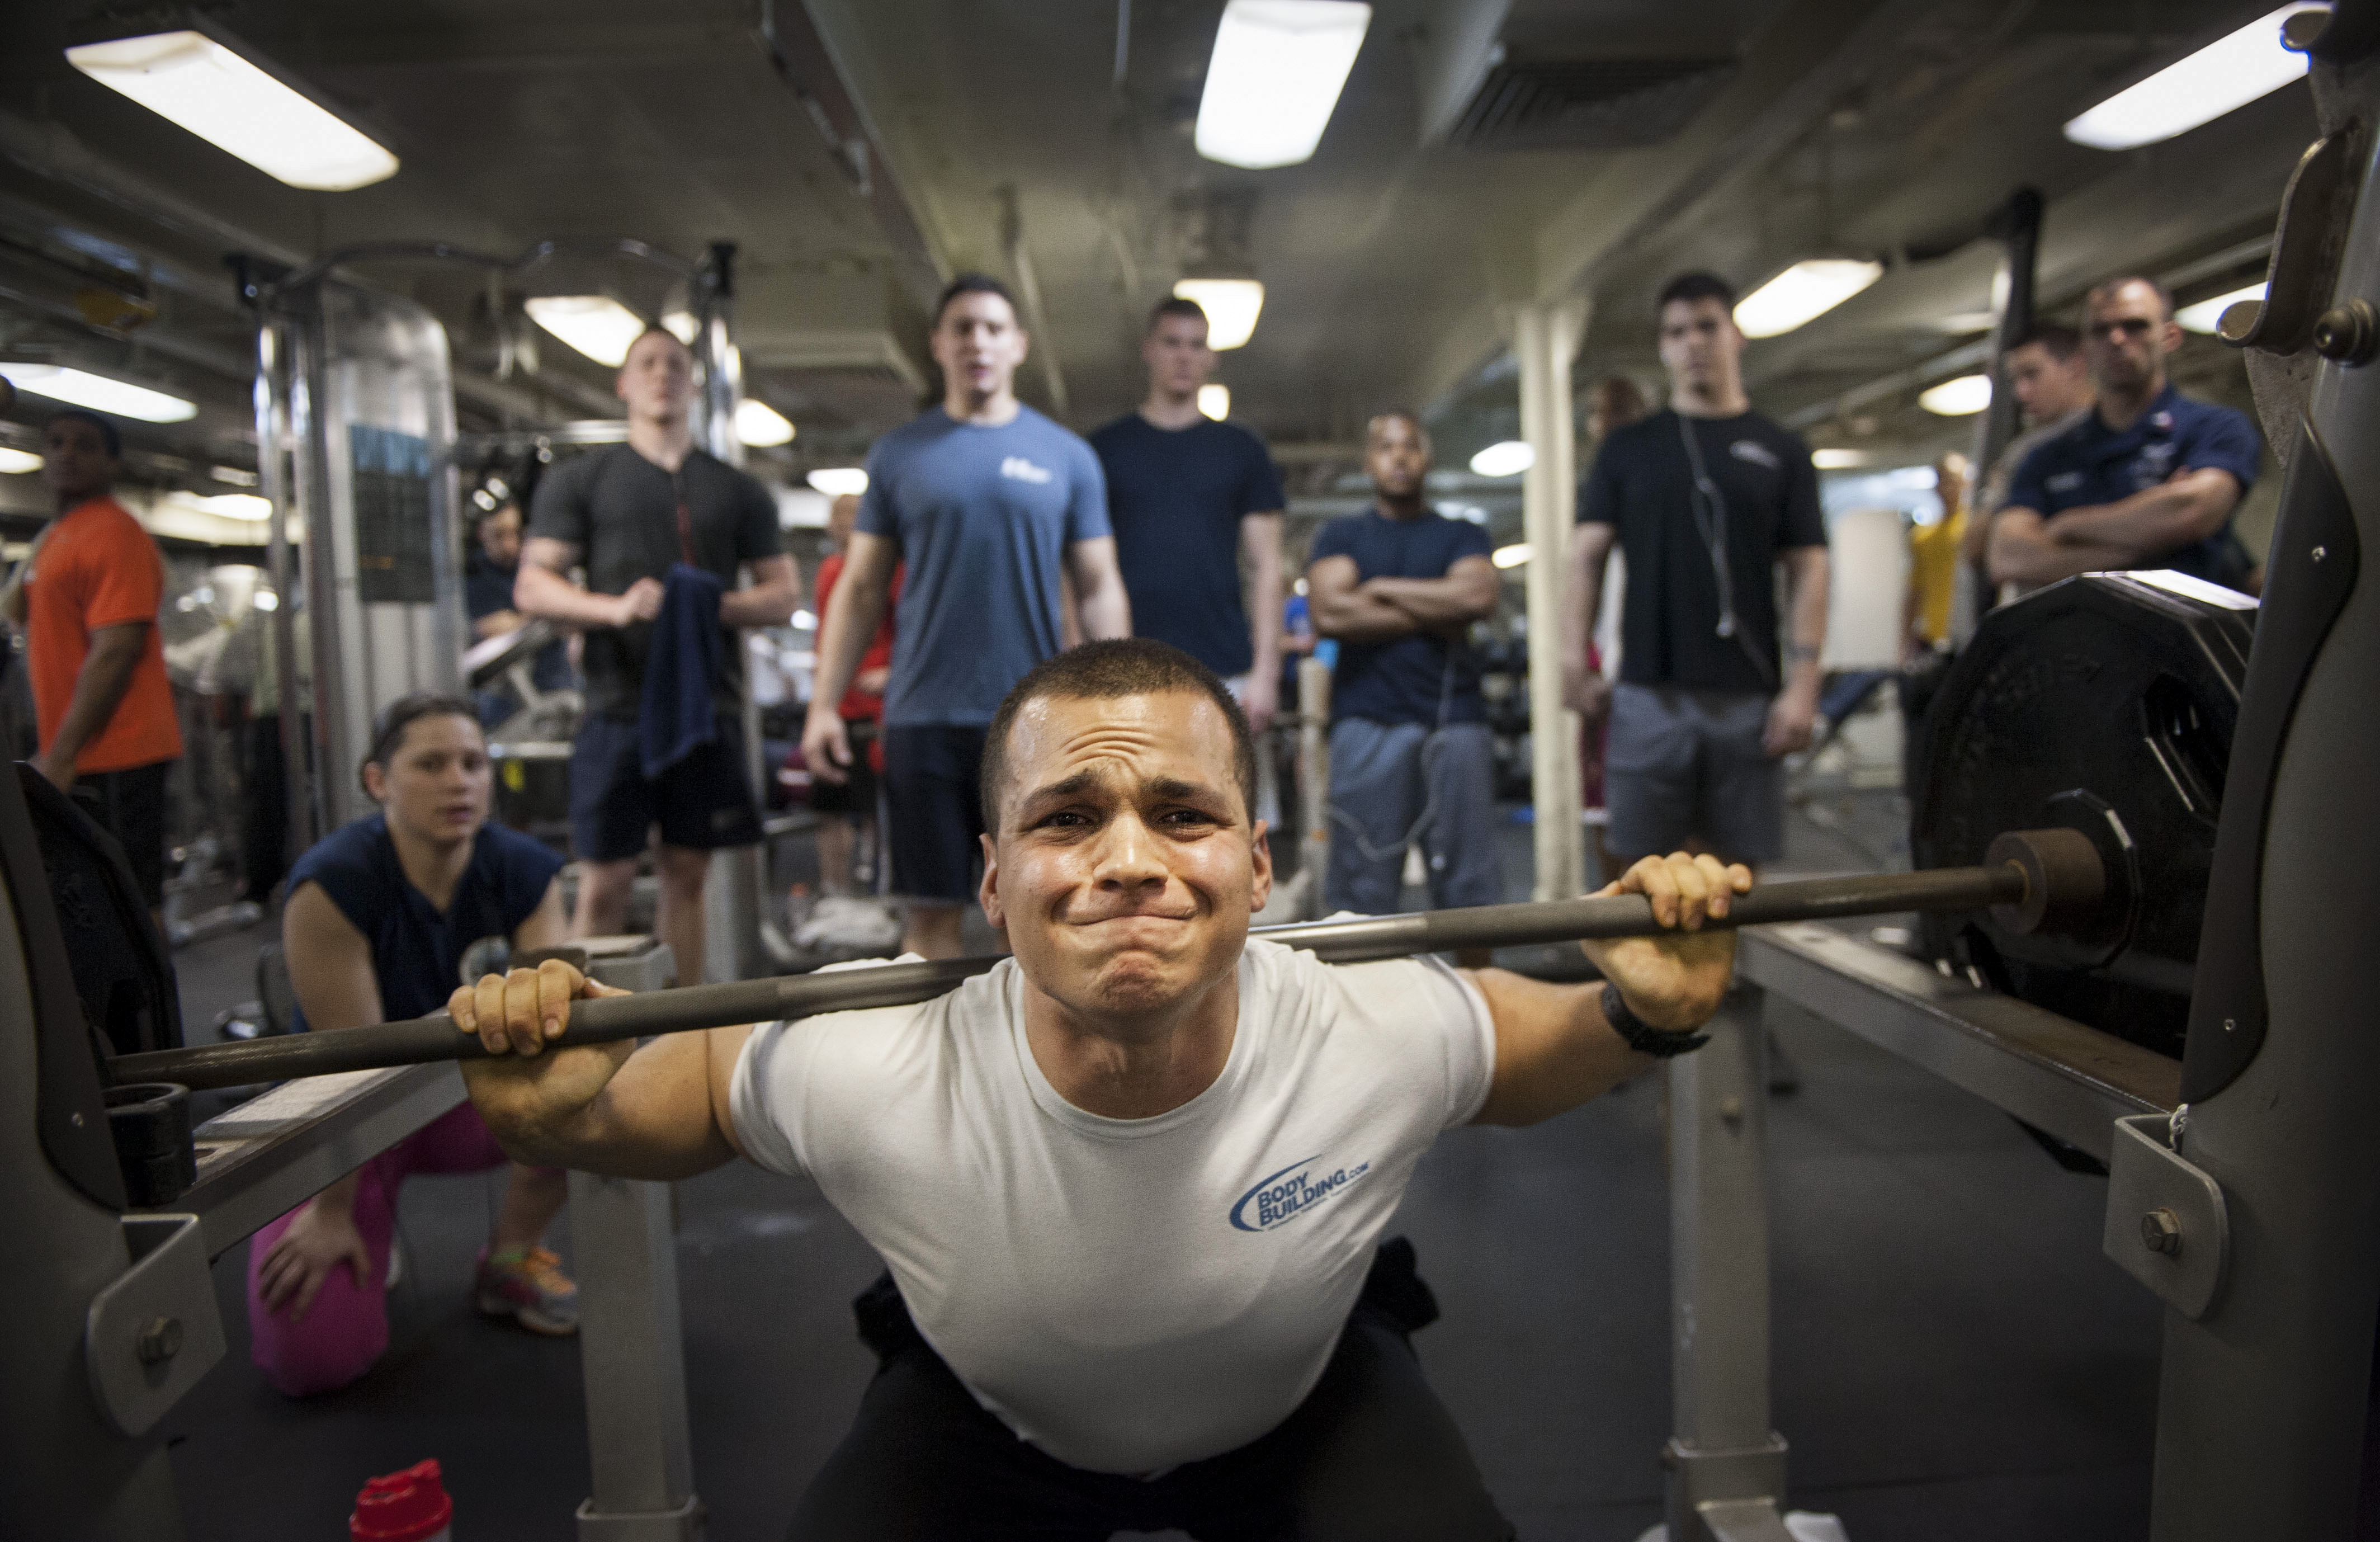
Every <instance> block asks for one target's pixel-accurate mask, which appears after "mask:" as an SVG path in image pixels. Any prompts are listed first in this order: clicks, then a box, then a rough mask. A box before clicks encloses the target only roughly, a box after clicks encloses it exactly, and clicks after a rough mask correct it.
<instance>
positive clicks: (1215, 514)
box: [1091, 298, 1286, 771]
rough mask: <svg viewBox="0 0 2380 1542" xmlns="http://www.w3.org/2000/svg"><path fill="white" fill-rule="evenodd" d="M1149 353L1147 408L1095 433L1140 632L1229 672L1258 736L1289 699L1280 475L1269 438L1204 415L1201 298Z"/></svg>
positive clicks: (1144, 346) (1173, 306)
mask: <svg viewBox="0 0 2380 1542" xmlns="http://www.w3.org/2000/svg"><path fill="white" fill-rule="evenodd" d="M1140 357H1141V361H1142V362H1143V363H1145V364H1147V366H1148V399H1147V401H1145V402H1143V403H1141V404H1140V410H1139V411H1137V412H1133V413H1127V414H1125V415H1124V416H1123V417H1122V418H1119V419H1116V420H1115V421H1114V422H1112V423H1110V424H1109V425H1108V426H1107V427H1105V428H1103V429H1100V430H1099V431H1097V432H1095V433H1093V434H1092V435H1091V448H1092V449H1093V450H1095V451H1097V452H1098V453H1099V468H1100V469H1101V470H1102V471H1104V472H1105V473H1106V475H1107V482H1108V519H1109V522H1110V523H1111V524H1112V525H1113V526H1114V527H1115V542H1116V562H1117V565H1119V566H1120V567H1121V568H1122V569H1123V587H1124V591H1125V592H1126V593H1127V594H1129V595H1130V596H1131V597H1132V625H1133V635H1134V636H1135V637H1155V638H1157V639H1158V640H1159V641H1160V642H1170V643H1172V645H1173V646H1174V647H1176V648H1178V649H1180V650H1182V651H1184V653H1187V654H1189V655H1190V656H1191V657H1192V658H1194V659H1196V660H1197V661H1198V662H1200V663H1202V664H1205V665H1206V666H1207V667H1208V669H1211V670H1213V671H1214V672H1215V673H1216V674H1220V675H1221V676H1222V677H1223V679H1224V680H1225V682H1226V683H1228V684H1229V685H1230V686H1231V687H1232V692H1233V695H1235V696H1237V697H1238V698H1240V705H1241V707H1242V708H1243V709H1245V710H1246V712H1247V714H1248V725H1249V726H1250V727H1252V728H1254V729H1255V730H1256V731H1257V734H1258V735H1262V734H1263V733H1264V731H1265V729H1266V728H1267V727H1268V726H1269V724H1270V723H1271V722H1272V714H1273V709H1274V706H1275V704H1276V703H1277V701H1278V700H1279V698H1280V691H1281V505H1282V504H1283V503H1284V502H1285V501H1286V500H1284V499H1283V498H1282V497H1281V479H1280V478H1279V477H1278V476H1276V475H1274V473H1273V468H1272V456H1271V455H1269V454H1267V453H1266V451H1265V447H1264V442H1263V441H1262V440H1260V439H1258V438H1257V436H1256V435H1255V434H1253V433H1250V432H1249V431H1247V430H1245V429H1244V428H1241V427H1240V426H1239V425H1237V424H1235V423H1222V422H1217V421H1215V420H1214V419H1210V418H1208V416H1207V415H1206V414H1205V413H1203V412H1200V411H1199V410H1198V388H1199V387H1200V386H1202V385H1205V384H1206V383H1207V377H1208V375H1211V374H1212V373H1214V370H1215V350H1214V349H1212V348H1210V347H1208V346H1207V312H1206V311H1205V310H1201V309H1200V308H1199V305H1198V302H1197V301H1196V300H1185V299H1181V298H1173V299H1169V300H1166V301H1164V302H1163V303H1161V304H1160V305H1159V306H1158V308H1157V310H1155V311H1154V312H1153V313H1152V314H1151V315H1150V316H1149V318H1148V334H1147V336H1145V337H1143V338H1142V339H1141V343H1140ZM1243 555H1245V557H1246V559H1247V572H1248V583H1247V603H1246V605H1245V607H1243V605H1242V604H1241V600H1240V559H1241V557H1242V556H1243ZM1263 769H1264V768H1263V767H1262V766H1259V767H1258V770H1259V771H1262V770H1263Z"/></svg>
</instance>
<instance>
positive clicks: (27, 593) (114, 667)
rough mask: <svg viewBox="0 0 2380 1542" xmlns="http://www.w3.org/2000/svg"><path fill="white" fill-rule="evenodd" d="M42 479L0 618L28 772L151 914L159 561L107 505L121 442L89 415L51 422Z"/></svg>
mask: <svg viewBox="0 0 2380 1542" xmlns="http://www.w3.org/2000/svg"><path fill="white" fill-rule="evenodd" d="M45 438H46V440H47V443H46V445H45V446H44V454H43V458H42V480H44V481H46V482H48V483H49V486H50V491H51V492H53V493H54V494H55V496H56V498H57V506H58V513H57V517H56V518H55V519H53V520H52V521H50V524H49V526H48V528H45V529H44V530H43V531H42V534H41V537H40V539H39V540H38V541H37V542H36V543H35V547H34V550H33V552H32V553H31V554H30V555H29V556H28V557H27V558H26V559H25V561H24V563H23V564H22V565H20V566H19V567H18V573H17V577H15V578H14V579H12V580H11V581H10V583H9V585H8V588H7V589H6V591H5V592H0V613H6V614H7V615H8V617H9V619H11V620H13V621H18V622H19V623H20V624H21V625H23V626H24V628H25V634H26V639H25V640H26V658H27V662H28V664H29V666H30V669H31V672H32V684H33V710H34V715H35V717H36V718H37V719H38V721H39V722H40V726H41V743H42V750H41V753H40V754H39V755H37V756H35V757H34V758H33V767H34V769H35V770H37V771H40V772H41V773H42V775H43V776H46V777H48V778H49V779H50V780H51V781H52V782H53V783H56V784H57V785H58V786H59V787H60V788H62V789H65V790H67V791H69V792H71V793H73V794H74V795H75V797H76V798H77V800H78V801H79V802H80V803H81V804H82V805H83V807H84V808H85V810H86V811H87V812H89V813H90V814H91V816H92V817H93V818H94V819H96V820H99V822H100V823H101V824H102V825H103V826H105V827H106V828H107V830H108V831H109V832H110V833H112V834H114V835H115V838H116V840H117V841H118V842H119V843H121V844H122V845H123V847H124V855H125V856H126V857H128V859H129V860H130V862H131V864H132V875H133V877H134V878H135V879H136V880H139V883H140V892H142V894H144V895H145V896H146V897H147V898H148V901H149V908H150V910H151V911H152V913H155V912H158V911H160V910H162V908H163V906H164V883H165V772H166V771H167V770H168V769H169V768H170V767H171V765H172V763H173V762H174V761H175V760H176V759H178V758H179V757H180V755H181V753H182V732H181V728H180V726H179V725H178V724H177V723H176V722H175V719H174V692H173V687H172V686H170V685H168V684H167V683H166V679H165V654H164V648H163V647H162V645H161V644H160V643H159V641H158V637H157V607H158V603H159V601H162V600H163V599H164V590H165V565H164V560H163V559H161V558H160V557H159V556H158V555H157V546H156V543H155V542H154V541H152V540H150V539H149V532H148V531H146V530H144V529H142V528H140V522H139V521H137V520H135V519H134V518H133V517H132V516H131V515H129V514H128V513H126V512H125V509H124V506H123V505H122V504H118V503H117V502H116V501H115V499H114V498H112V497H110V496H109V493H110V492H111V491H112V490H113V488H114V487H115V464H116V460H117V458H118V457H119V456H120V455H122V454H123V442H122V441H121V439H120V438H119V437H118V436H117V434H116V431H115V425H114V424H113V423H110V422H108V421H107V420H106V419H103V418H101V417H99V416H97V415H96V414H93V413H89V412H81V411H67V412H60V413H57V414H55V415H54V416H53V417H52V418H51V419H50V420H49V423H48V425H47V428H46V430H45Z"/></svg>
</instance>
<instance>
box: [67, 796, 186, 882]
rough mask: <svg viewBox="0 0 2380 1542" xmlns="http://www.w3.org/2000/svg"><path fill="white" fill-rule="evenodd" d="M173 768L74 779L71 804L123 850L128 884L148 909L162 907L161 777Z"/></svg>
mask: <svg viewBox="0 0 2380 1542" xmlns="http://www.w3.org/2000/svg"><path fill="white" fill-rule="evenodd" d="M173 769H174V762H173V761H171V760H160V761H158V762H157V763H156V764H155V765H153V766H134V767H132V768H131V769H129V770H128V771H84V772H82V773H80V774H79V775H78V776H77V777H76V778H75V784H74V798H75V801H76V802H77V803H79V804H80V805H81V806H82V811H83V812H84V813H86V814H89V815H90V816H91V818H92V819H94V820H98V821H99V827H100V828H101V829H102V830H104V831H106V832H108V833H109V834H110V835H113V836H115V844H117V845H120V846H122V847H123V848H124V859H125V861H126V862H128V863H129V864H130V865H131V868H132V882H133V884H134V886H135V887H136V888H138V889H139V890H140V897H141V898H142V899H143V900H145V901H147V902H148V905H149V908H150V909H152V910H163V909H164V907H165V775H166V773H167V772H168V771H172V770H173Z"/></svg>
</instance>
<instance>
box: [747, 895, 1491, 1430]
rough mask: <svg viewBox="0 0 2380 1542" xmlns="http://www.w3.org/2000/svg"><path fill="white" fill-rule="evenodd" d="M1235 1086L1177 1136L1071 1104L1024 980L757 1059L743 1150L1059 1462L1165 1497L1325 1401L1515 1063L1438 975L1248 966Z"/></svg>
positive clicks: (820, 1034)
mask: <svg viewBox="0 0 2380 1542" xmlns="http://www.w3.org/2000/svg"><path fill="white" fill-rule="evenodd" d="M1239 986H1240V1017H1239V1026H1238V1031H1237V1032H1236V1034H1235V1035H1234V1037H1233V1041H1232V1051H1231V1056H1230V1058H1229V1060H1228V1061H1227V1062H1225V1064H1224V1067H1223V1072H1222V1075H1220V1076H1218V1077H1217V1078H1216V1079H1215V1082H1214V1085H1213V1086H1211V1087H1208V1088H1207V1089H1206V1090H1205V1091H1204V1092H1201V1093H1200V1094H1199V1095H1198V1096H1197V1097H1196V1098H1194V1099H1191V1100H1190V1101H1189V1102H1187V1103H1184V1105H1183V1106H1182V1107H1180V1108H1178V1109H1174V1110H1172V1111H1170V1112H1167V1113H1162V1114H1160V1115H1158V1116H1157V1117H1156V1118H1154V1119H1106V1118H1102V1117H1100V1116H1099V1115H1097V1114H1093V1113H1087V1112H1085V1111H1083V1110H1081V1109H1078V1108H1076V1107H1075V1106H1074V1105H1073V1104H1071V1103H1068V1102H1067V1101H1065V1100H1064V1099H1062V1098H1061V1097H1060V1096H1059V1095H1058V1093H1057V1091H1056V1089H1055V1088H1053V1087H1050V1082H1049V1080H1048V1078H1047V1077H1045V1076H1044V1075H1042V1073H1041V1068H1040V1066H1039V1064H1038V1062H1036V1061H1035V1060H1034V1058H1033V1055H1032V1051H1031V1050H1029V1049H1028V1048H1027V1047H1026V1039H1025V1017H1024V1010H1023V1001H1024V995H1023V992H1024V981H1023V977H1021V976H1020V975H1019V974H1018V973H1017V970H1016V965H1015V963H1014V961H1013V960H1011V961H1007V962H1003V963H1002V964H1001V965H999V966H998V967H997V968H995V969H993V970H992V971H991V972H990V974H988V975H984V976H980V977H977V978H975V979H972V980H969V981H967V982H966V983H965V985H963V986H961V987H959V989H958V990H954V991H953V992H952V993H950V994H949V995H947V996H942V997H940V998H938V999H936V1000H934V1001H931V1002H926V1003H924V1004H922V1005H919V1006H907V1007H892V1008H886V1009H882V1010H879V1011H873V1012H847V1013H837V1014H832V1015H830V1016H824V1017H813V1018H808V1019H805V1020H802V1021H799V1022H795V1023H790V1024H786V1023H772V1024H770V1025H768V1026H765V1027H761V1028H759V1029H757V1030H756V1031H755V1032H754V1033H753V1035H752V1037H751V1039H750V1041H749V1042H748V1043H747V1045H746V1046H745V1050H744V1053H743V1056H742V1058H741V1059H740V1060H738V1062H736V1066H735V1089H734V1093H733V1098H732V1105H731V1106H732V1111H733V1117H734V1119H735V1134H736V1138H737V1139H738V1140H739V1141H740V1142H741V1143H742V1145H743V1147H744V1149H745V1150H746V1151H747V1152H748V1153H750V1155H751V1157H752V1160H754V1161H756V1162H759V1164H760V1165H761V1166H763V1167H766V1168H769V1169H771V1170H772V1171H774V1172H786V1173H807V1174H808V1175H809V1176H810V1177H811V1178H812V1179H814V1180H815V1181H816V1182H817V1183H818V1185H819V1187H820V1189H822V1190H824V1191H825V1194H826V1196H827V1198H828V1199H829V1200H831V1201H832V1203H833V1205H834V1207H835V1208H837V1209H839V1210H841V1211H842V1212H843V1213H844V1216H846V1217H847V1218H849V1220H851V1223H852V1224H853V1225H854V1226H856V1227H857V1228H858V1229H859V1232H860V1234H861V1235H862V1236H865V1237H866V1238H867V1239H868V1242H869V1243H871V1244H873V1245H875V1248H876V1250H877V1251H878V1252H879V1253H880V1254H881V1255H882V1256H883V1257H884V1261H885V1263H886V1264H887V1265H888V1266H889V1267H890V1268H891V1269H892V1278H893V1279H894V1280H895V1281H898V1283H899V1284H900V1287H901V1294H902V1296H903V1297H904V1299H905V1300H906V1301H907V1302H908V1305H909V1311H910V1314H911V1316H912V1317H915V1318H916V1320H917V1328H918V1330H919V1331H921V1332H922V1333H924V1335H925V1337H926V1340H927V1342H929V1343H930V1344H932V1345H933V1346H934V1348H935V1350H936V1351H937V1352H939V1353H940V1354H941V1356H942V1358H943V1359H944V1360H945V1361H947V1362H949V1364H950V1366H951V1368H952V1369H953V1370H954V1371H955V1372H957V1373H958V1376H959V1378H960V1379H961V1380H963V1381H964V1382H965V1384H966V1386H967V1388H968V1389H969V1390H971V1391H972V1392H974V1394H975V1396H976V1398H977V1401H978V1402H981V1403H982V1404H983V1405H984V1406H985V1407H986V1408H989V1409H990V1410H991V1411H992V1412H993V1413H994V1414H996V1415H999V1416H1000V1417H1001V1418H1002V1420H1004V1421H1005V1422H1006V1423H1007V1424H1008V1426H1009V1427H1011V1428H1012V1429H1014V1430H1015V1431H1016V1433H1017V1434H1018V1435H1019V1436H1021V1437H1022V1438H1024V1439H1027V1440H1030V1441H1032V1442H1033V1443H1034V1444H1036V1445H1038V1446H1039V1447H1040V1448H1041V1449H1042V1450H1044V1451H1048V1452H1049V1453H1050V1455H1052V1456H1055V1457H1056V1458H1058V1459H1059V1460H1060V1461H1062V1462H1065V1463H1071V1464H1073V1465H1075V1466H1077V1467H1085V1468H1089V1469H1092V1470H1095V1471H1100V1472H1112V1473H1147V1472H1154V1471H1156V1470H1159V1469H1160V1468H1165V1467H1171V1466H1173V1465H1176V1464H1178V1463H1184V1462H1194V1461H1197V1460H1199V1459H1201V1458H1204V1457H1208V1456H1214V1455H1217V1454H1218V1453H1220V1452H1222V1451H1230V1450H1232V1449H1233V1448H1234V1447H1236V1446H1241V1445H1245V1444H1246V1443H1247V1442H1248V1441H1250V1440H1252V1439H1256V1438H1257V1436H1259V1435H1262V1434H1263V1433H1265V1431H1267V1430H1269V1429H1270V1428H1272V1427H1274V1426H1275V1425H1277V1424H1279V1423H1280V1422H1281V1420H1282V1419H1284V1418H1286V1417H1287V1416H1288V1415H1289V1414H1290V1413H1291V1411H1292V1410H1293V1409H1295V1408H1296V1407H1297V1405H1298V1404H1299V1403H1300V1402H1303V1401H1304V1400H1305V1394H1306V1393H1307V1392H1308V1391H1310V1390H1313V1387H1314V1384H1315V1382H1316V1381H1318V1379H1320V1378H1321V1375H1322V1371H1323V1368H1324V1366H1325V1365H1326V1364H1327V1363H1328V1361H1329V1360H1330V1354H1331V1352H1332V1350H1333V1349H1334V1348H1336V1347H1337V1344H1338V1342H1339V1330H1340V1329H1341V1327H1342V1324H1343V1323H1344V1322H1345V1320H1346V1317H1347V1314H1348V1313H1349V1312H1350V1311H1351V1310H1353V1309H1354V1304H1355V1298H1356V1296H1357V1294H1358V1293H1360V1292H1361V1291H1362V1289H1363V1284H1364V1276H1365V1273H1366V1270H1368V1269H1369V1268H1370V1267H1371V1262H1372V1251H1373V1246H1374V1245H1375V1243H1376V1242H1377V1241H1378V1236H1379V1232H1380V1229H1381V1228H1382V1227H1383V1226H1384V1225H1386V1224H1387V1222H1388V1220H1389V1217H1390V1215H1391V1214H1392V1213H1393V1212H1394V1211H1395V1209H1396V1208H1397V1201H1398V1199H1399V1198H1400V1196H1403V1192H1404V1186H1405V1183H1406V1180H1407V1179H1409V1178H1410V1177H1411V1176H1412V1175H1413V1170H1414V1166H1415V1163H1416V1162H1418V1161H1419V1160H1421V1154H1422V1153H1423V1152H1424V1151H1425V1150H1427V1149H1428V1147H1429V1145H1430V1142H1431V1141H1433V1140H1434V1139H1436V1138H1437V1136H1438V1133H1439V1131H1440V1130H1443V1129H1446V1128H1447V1127H1449V1126H1450V1125H1454V1124H1461V1123H1466V1122H1467V1121H1469V1120H1470V1119H1471V1118H1472V1116H1473V1115H1475V1113H1477V1112H1478V1111H1479V1108H1480V1105H1481V1104H1482V1103H1483V1102H1485V1101H1486V1099H1487V1097H1488V1081H1489V1078H1490V1076H1491V1075H1493V1072H1494V1068H1495V1037H1494V1030H1493V1027H1492V1026H1491V1024H1490V1022H1489V1019H1488V1004H1487V1002H1485V1001H1483V1000H1482V999H1481V998H1480V995H1479V993H1478V991H1477V990H1475V989H1474V988H1472V987H1471V986H1470V985H1469V984H1467V983H1466V982H1464V981H1463V979H1462V978H1461V977H1458V976H1457V975H1456V974H1455V973H1454V972H1453V971H1452V970H1451V969H1449V968H1447V967H1446V966H1445V965H1442V964H1439V963H1437V962H1436V961H1434V960H1398V961H1395V962H1391V963H1383V964H1363V965H1348V966H1342V967H1333V966H1331V965H1326V964H1322V963H1319V962H1318V961H1317V960H1316V958H1315V957H1314V955H1313V954H1312V953H1296V952H1293V951H1291V950H1290V949H1288V948H1285V947H1282V946H1281V945H1280V944H1279V943H1274V942H1265V941H1249V943H1248V944H1247V950H1246V952H1245V953H1244V954H1243V955H1242V958H1241V961H1240V978H1239Z"/></svg>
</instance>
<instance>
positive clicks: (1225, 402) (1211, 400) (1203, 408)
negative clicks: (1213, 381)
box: [1198, 385, 1232, 423]
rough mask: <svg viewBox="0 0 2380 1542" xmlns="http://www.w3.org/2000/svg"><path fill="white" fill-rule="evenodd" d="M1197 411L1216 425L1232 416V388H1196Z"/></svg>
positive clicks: (1209, 386)
mask: <svg viewBox="0 0 2380 1542" xmlns="http://www.w3.org/2000/svg"><path fill="white" fill-rule="evenodd" d="M1198 410H1199V412H1200V413H1202V414H1204V415H1205V416H1207V417H1208V418H1212V419H1214V420H1215V421H1217V422H1218V423H1220V422H1221V421H1222V420H1223V419H1226V418H1229V417H1230V416H1231V415H1232V388H1231V387H1230V386H1228V385H1202V386H1200V387H1199V388H1198Z"/></svg>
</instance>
